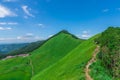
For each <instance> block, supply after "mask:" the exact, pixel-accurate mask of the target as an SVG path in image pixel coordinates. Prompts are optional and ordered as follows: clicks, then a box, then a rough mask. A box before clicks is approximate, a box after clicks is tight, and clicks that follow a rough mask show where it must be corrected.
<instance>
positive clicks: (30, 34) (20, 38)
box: [17, 33, 35, 40]
mask: <svg viewBox="0 0 120 80" xmlns="http://www.w3.org/2000/svg"><path fill="white" fill-rule="evenodd" d="M34 37H35V36H34V34H33V33H26V34H25V35H23V36H18V37H17V39H19V40H28V39H34Z"/></svg>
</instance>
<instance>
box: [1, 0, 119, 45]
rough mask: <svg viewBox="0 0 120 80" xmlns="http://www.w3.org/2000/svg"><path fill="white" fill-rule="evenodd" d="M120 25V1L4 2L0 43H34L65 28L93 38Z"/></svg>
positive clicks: (33, 0) (13, 0)
mask: <svg viewBox="0 0 120 80" xmlns="http://www.w3.org/2000/svg"><path fill="white" fill-rule="evenodd" d="M108 26H120V0H114V1H113V0H0V43H16V42H17V43H19V42H32V41H37V40H42V39H47V38H48V37H50V36H52V35H54V34H55V33H57V32H59V31H61V30H63V29H65V30H68V31H69V32H71V33H73V34H75V35H76V36H78V37H80V38H89V37H91V36H93V35H95V34H97V33H100V32H102V31H104V30H105V29H106V28H107V27H108Z"/></svg>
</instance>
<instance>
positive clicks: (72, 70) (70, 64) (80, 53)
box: [32, 35, 98, 80]
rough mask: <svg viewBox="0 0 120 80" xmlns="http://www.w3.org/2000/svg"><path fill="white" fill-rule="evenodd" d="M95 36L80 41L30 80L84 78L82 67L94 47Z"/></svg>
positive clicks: (72, 79)
mask: <svg viewBox="0 0 120 80" xmlns="http://www.w3.org/2000/svg"><path fill="white" fill-rule="evenodd" d="M97 36H98V35H97ZM97 36H94V37H93V38H91V39H89V40H87V41H84V42H83V43H81V44H80V45H79V46H77V47H76V48H75V49H74V50H72V51H70V52H69V54H67V55H66V56H65V57H63V58H62V59H60V60H59V61H58V62H57V63H55V64H54V65H51V66H50V67H48V68H46V69H45V70H44V71H42V72H40V73H39V74H37V75H35V76H34V77H33V78H32V80H85V73H84V68H85V65H86V63H87V62H88V60H90V58H91V57H92V54H93V51H94V50H95V48H96V45H95V43H94V39H95V38H96V37H97Z"/></svg>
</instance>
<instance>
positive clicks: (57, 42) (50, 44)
mask: <svg viewBox="0 0 120 80" xmlns="http://www.w3.org/2000/svg"><path fill="white" fill-rule="evenodd" d="M81 42H83V40H80V39H77V38H74V37H73V36H72V35H71V34H69V33H65V32H60V33H58V34H56V35H55V36H54V37H52V38H51V39H50V40H48V41H47V42H46V43H45V44H44V45H43V46H42V47H40V48H38V49H37V50H35V51H33V52H32V53H31V54H32V55H31V59H32V62H33V68H34V73H35V74H36V73H38V72H40V71H42V70H44V69H45V68H47V67H49V66H51V65H53V64H54V63H56V62H57V61H58V60H60V59H61V58H62V57H64V56H65V55H67V53H69V52H70V51H71V50H72V49H74V48H75V47H76V46H78V45H79V44H80V43H81Z"/></svg>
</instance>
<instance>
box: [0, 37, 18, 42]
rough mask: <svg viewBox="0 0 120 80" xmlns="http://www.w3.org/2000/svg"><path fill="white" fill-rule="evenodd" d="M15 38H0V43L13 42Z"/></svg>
mask: <svg viewBox="0 0 120 80" xmlns="http://www.w3.org/2000/svg"><path fill="white" fill-rule="evenodd" d="M15 39H16V38H0V41H11V40H15Z"/></svg>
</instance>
